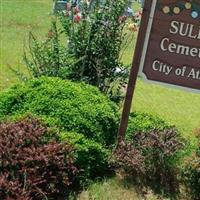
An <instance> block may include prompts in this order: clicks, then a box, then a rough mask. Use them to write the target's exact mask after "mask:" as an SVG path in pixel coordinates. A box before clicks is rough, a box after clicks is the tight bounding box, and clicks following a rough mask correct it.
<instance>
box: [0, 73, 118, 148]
mask: <svg viewBox="0 0 200 200" xmlns="http://www.w3.org/2000/svg"><path fill="white" fill-rule="evenodd" d="M30 113H31V114H32V115H33V116H36V117H37V118H39V119H41V120H43V121H44V122H45V123H46V124H47V125H49V126H57V127H59V129H60V130H65V131H74V132H78V133H79V132H80V133H83V135H84V136H86V137H87V138H90V139H94V141H96V142H100V143H102V144H105V145H110V144H113V143H114V141H115V138H116V134H117V128H118V118H119V115H118V108H117V106H116V105H115V104H114V103H113V102H111V101H110V100H109V99H108V98H107V97H105V96H104V95H102V94H101V92H100V91H99V90H98V89H96V88H95V87H93V86H89V85H86V84H84V83H74V82H71V81H68V80H61V79H59V78H47V77H42V78H39V79H33V80H30V81H27V82H26V83H22V84H18V85H15V86H13V87H12V88H10V89H8V90H7V91H4V92H1V93H0V120H4V119H19V118H21V117H23V116H26V115H27V114H30Z"/></svg>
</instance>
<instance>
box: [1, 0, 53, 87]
mask: <svg viewBox="0 0 200 200" xmlns="http://www.w3.org/2000/svg"><path fill="white" fill-rule="evenodd" d="M51 8H52V2H51V0H32V1H29V0H11V1H7V0H0V13H1V14H0V29H1V32H0V40H1V43H0V44H1V45H0V48H1V49H0V88H5V87H7V86H8V85H11V84H12V83H14V82H16V80H17V78H16V77H15V76H14V74H13V73H12V72H11V70H9V68H10V67H12V68H15V69H16V68H19V69H23V63H22V55H23V51H24V45H25V44H27V38H28V34H29V32H30V31H33V32H34V33H35V34H36V35H37V36H42V37H43V36H45V34H46V32H47V30H48V27H49V24H50V20H49V13H50V11H51Z"/></svg>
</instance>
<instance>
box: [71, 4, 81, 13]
mask: <svg viewBox="0 0 200 200" xmlns="http://www.w3.org/2000/svg"><path fill="white" fill-rule="evenodd" d="M73 12H74V14H78V13H80V10H79V8H78V7H77V6H76V7H75V8H73Z"/></svg>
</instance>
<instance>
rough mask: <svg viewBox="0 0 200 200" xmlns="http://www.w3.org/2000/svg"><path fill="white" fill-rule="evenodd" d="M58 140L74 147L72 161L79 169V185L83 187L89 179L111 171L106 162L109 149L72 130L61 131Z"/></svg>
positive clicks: (109, 152)
mask: <svg viewBox="0 0 200 200" xmlns="http://www.w3.org/2000/svg"><path fill="white" fill-rule="evenodd" d="M60 140H61V142H67V143H68V144H70V145H72V146H73V147H74V152H75V155H74V157H75V162H74V163H75V166H76V167H77V168H78V169H81V170H80V171H79V175H78V176H77V183H76V184H78V186H79V187H80V186H81V187H84V186H86V185H87V184H89V183H90V182H91V180H92V181H94V180H95V179H96V178H98V179H99V178H100V177H101V178H103V177H105V176H106V175H108V174H109V173H110V172H111V169H110V167H109V162H108V160H109V157H110V155H111V151H110V150H108V149H105V148H104V147H103V146H102V145H101V144H99V143H97V142H94V141H92V140H90V139H86V138H85V136H84V135H83V134H78V133H74V132H67V133H66V132H65V133H61V134H60Z"/></svg>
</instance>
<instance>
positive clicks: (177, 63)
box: [118, 0, 200, 145]
mask: <svg viewBox="0 0 200 200" xmlns="http://www.w3.org/2000/svg"><path fill="white" fill-rule="evenodd" d="M138 73H139V74H140V75H141V77H142V78H143V79H144V80H146V81H148V82H153V83H159V84H163V85H167V86H172V87H178V88H183V89H187V90H190V91H193V92H200V0H146V1H145V5H144V9H143V16H142V21H141V26H140V30H139V35H138V39H137V44H136V49H135V55H134V58H133V64H132V69H131V72H130V78H129V83H128V87H127V93H126V99H125V102H124V109H123V113H122V118H121V122H120V127H119V132H118V145H119V144H120V143H122V142H123V141H124V138H125V133H126V129H127V126H128V117H129V113H130V109H131V105H132V99H133V95H134V90H135V84H136V80H137V76H138Z"/></svg>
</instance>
